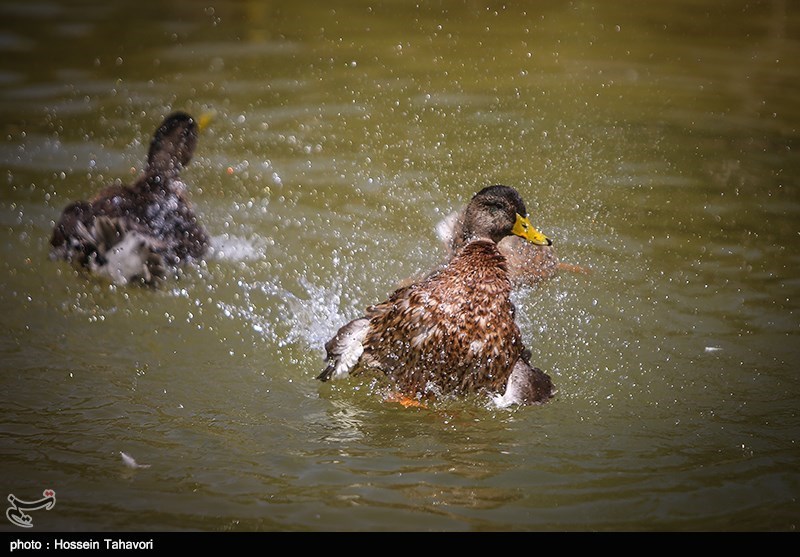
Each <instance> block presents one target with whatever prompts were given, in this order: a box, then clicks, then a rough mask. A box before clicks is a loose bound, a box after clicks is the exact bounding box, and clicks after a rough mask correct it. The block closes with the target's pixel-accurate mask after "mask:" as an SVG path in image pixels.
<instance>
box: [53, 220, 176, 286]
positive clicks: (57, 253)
mask: <svg viewBox="0 0 800 557" xmlns="http://www.w3.org/2000/svg"><path fill="white" fill-rule="evenodd" d="M71 216H73V215H71V214H69V215H67V217H62V220H61V222H60V223H59V225H58V226H57V228H56V233H55V234H54V239H53V241H52V243H53V249H52V251H51V253H50V255H51V258H53V259H66V260H67V261H70V262H72V263H73V265H75V266H77V267H82V268H85V269H88V270H89V271H90V272H92V273H93V274H95V275H97V276H101V277H105V278H107V279H109V280H111V281H112V282H114V283H115V284H120V285H124V284H128V283H131V282H139V283H143V284H147V285H154V284H156V283H157V282H158V281H160V280H162V279H163V278H164V277H166V274H167V266H166V264H165V262H164V258H163V257H162V256H161V254H160V252H161V251H163V250H162V248H163V245H162V243H161V242H159V241H158V240H156V239H154V238H152V237H150V236H148V235H146V234H143V233H142V232H140V231H137V230H133V229H131V228H130V227H129V226H127V225H126V223H125V222H123V221H122V220H121V219H119V218H110V217H106V216H99V217H96V218H94V219H93V220H92V222H91V224H89V225H86V224H84V222H83V220H82V219H81V218H68V217H71Z"/></svg>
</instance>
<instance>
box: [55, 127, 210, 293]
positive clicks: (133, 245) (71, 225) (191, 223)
mask: <svg viewBox="0 0 800 557" xmlns="http://www.w3.org/2000/svg"><path fill="white" fill-rule="evenodd" d="M209 119H210V117H209V116H204V117H202V118H201V120H200V121H197V120H195V119H194V118H193V117H192V116H190V115H188V114H186V113H184V112H174V113H172V114H170V115H169V116H167V117H166V118H165V119H164V121H163V122H162V123H161V125H160V126H159V127H158V129H157V130H156V132H155V134H154V136H153V139H152V141H151V143H150V150H149V153H148V156H147V165H146V167H145V169H144V172H143V173H142V175H141V176H140V177H139V179H138V180H136V182H134V183H133V184H130V185H122V184H114V185H111V186H108V187H106V188H105V189H103V190H102V191H100V193H99V194H98V195H97V196H96V197H94V198H93V199H92V200H90V201H76V202H74V203H71V204H70V205H68V206H67V207H66V208H65V209H64V211H63V212H62V214H61V218H60V219H59V221H58V223H56V225H55V227H54V228H53V235H52V238H51V240H50V244H51V250H50V257H51V259H64V260H67V261H70V262H72V263H73V264H74V265H75V266H77V267H80V268H83V269H86V270H88V271H90V272H92V273H94V274H97V275H99V276H105V277H107V278H109V279H111V280H112V281H113V282H115V283H117V284H127V283H129V282H142V283H145V284H154V283H155V282H157V281H158V280H160V279H163V278H164V277H165V276H166V275H167V272H168V270H169V269H175V268H177V267H178V266H179V265H181V264H183V263H185V262H186V261H189V260H192V259H198V258H201V257H202V256H203V255H204V254H205V253H206V251H207V250H208V247H209V237H208V234H207V233H206V231H205V229H204V228H203V226H202V225H201V224H200V223H198V220H197V216H196V215H195V213H194V210H193V209H192V207H191V205H190V203H189V200H188V199H187V198H186V185H185V184H184V183H183V182H182V181H181V180H180V173H181V170H183V168H184V167H185V166H186V165H187V164H189V161H190V160H191V159H192V155H193V154H194V150H195V147H196V146H197V137H198V132H199V130H200V129H201V128H202V127H203V126H205V124H206V123H207V122H208V120H209Z"/></svg>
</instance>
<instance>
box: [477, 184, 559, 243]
mask: <svg viewBox="0 0 800 557" xmlns="http://www.w3.org/2000/svg"><path fill="white" fill-rule="evenodd" d="M527 215H528V211H527V209H526V208H525V202H524V201H523V200H522V197H521V196H520V195H519V193H518V192H517V190H515V189H514V188H510V187H508V186H499V185H498V186H489V187H486V188H483V189H482V190H481V191H479V192H478V193H476V194H475V196H474V197H473V198H472V201H470V203H469V205H467V209H466V211H465V213H464V238H465V239H466V240H468V239H470V238H489V239H491V240H492V241H494V242H495V243H496V242H499V241H500V240H502V239H503V238H505V237H506V236H510V235H512V234H515V235H517V236H520V237H522V238H524V239H526V240H528V241H529V242H531V243H534V244H536V245H540V246H549V245H551V244H552V243H553V242H552V241H551V240H550V239H549V238H547V237H546V236H545V235H544V234H542V233H541V232H539V231H538V230H536V229H535V228H534V227H533V225H532V224H531V222H530V220H528V216H527Z"/></svg>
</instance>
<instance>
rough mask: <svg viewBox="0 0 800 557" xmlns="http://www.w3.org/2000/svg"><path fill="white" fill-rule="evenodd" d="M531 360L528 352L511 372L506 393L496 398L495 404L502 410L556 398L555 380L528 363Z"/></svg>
mask: <svg viewBox="0 0 800 557" xmlns="http://www.w3.org/2000/svg"><path fill="white" fill-rule="evenodd" d="M529 358H530V352H528V351H527V350H526V351H525V353H524V354H523V355H522V357H521V358H520V359H519V360H517V363H516V364H515V365H514V369H513V370H512V371H511V375H510V376H509V378H508V382H507V383H506V391H505V393H503V395H502V396H501V395H497V396H495V397H494V402H495V404H497V406H499V407H500V408H505V407H508V406H511V405H513V404H518V405H520V406H523V405H526V404H544V403H545V402H547V401H548V400H550V399H551V398H553V396H555V393H556V389H555V387H554V386H553V380H552V379H551V378H550V376H549V375H547V374H546V373H545V372H543V371H542V370H541V369H539V368H538V367H533V366H532V365H531V364H530V363H529V362H528V359H529Z"/></svg>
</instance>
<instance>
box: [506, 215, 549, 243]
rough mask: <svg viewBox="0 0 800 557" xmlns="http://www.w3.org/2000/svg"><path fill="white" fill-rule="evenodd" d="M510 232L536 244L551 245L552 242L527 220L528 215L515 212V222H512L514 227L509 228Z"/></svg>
mask: <svg viewBox="0 0 800 557" xmlns="http://www.w3.org/2000/svg"><path fill="white" fill-rule="evenodd" d="M511 232H512V233H513V234H516V235H517V236H519V237H521V238H525V239H526V240H528V241H529V242H531V243H533V244H536V245H537V246H551V245H553V242H552V241H551V240H550V238H548V237H547V236H545V235H544V234H542V233H541V232H539V231H538V230H536V229H535V228H534V227H533V225H532V224H531V221H529V220H528V217H523V216H522V215H520V214H519V213H517V222H515V223H514V228H512V229H511Z"/></svg>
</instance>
